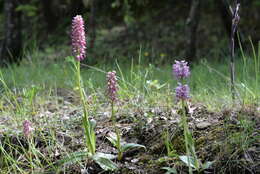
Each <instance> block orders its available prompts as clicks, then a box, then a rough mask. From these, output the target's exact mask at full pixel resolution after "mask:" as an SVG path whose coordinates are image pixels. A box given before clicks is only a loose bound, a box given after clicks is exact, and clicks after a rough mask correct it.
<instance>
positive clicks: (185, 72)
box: [172, 60, 190, 79]
mask: <svg viewBox="0 0 260 174" xmlns="http://www.w3.org/2000/svg"><path fill="white" fill-rule="evenodd" d="M172 69H173V75H175V77H176V78H177V79H182V78H185V77H188V76H189V75H190V68H189V66H188V62H186V61H184V60H182V61H177V60H175V64H173V66H172Z"/></svg>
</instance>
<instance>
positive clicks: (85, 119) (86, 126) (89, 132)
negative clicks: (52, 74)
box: [76, 61, 95, 155]
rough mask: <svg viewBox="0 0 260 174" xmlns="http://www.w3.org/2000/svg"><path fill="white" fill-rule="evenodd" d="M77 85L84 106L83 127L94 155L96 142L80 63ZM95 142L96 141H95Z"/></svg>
mask: <svg viewBox="0 0 260 174" xmlns="http://www.w3.org/2000/svg"><path fill="white" fill-rule="evenodd" d="M76 69H77V83H78V88H79V93H80V99H81V103H82V105H83V126H84V129H85V135H86V144H87V147H88V148H89V151H90V153H91V154H92V155H94V154H95V144H94V143H95V142H93V141H92V138H91V136H92V131H93V130H92V129H91V126H90V123H89V119H88V112H87V105H86V99H85V94H84V91H83V90H84V89H83V85H82V83H81V75H80V61H77V66H76ZM94 141H95V140H94Z"/></svg>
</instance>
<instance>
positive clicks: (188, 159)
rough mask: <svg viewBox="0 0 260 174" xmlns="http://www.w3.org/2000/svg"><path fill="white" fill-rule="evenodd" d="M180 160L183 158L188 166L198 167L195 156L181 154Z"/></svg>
mask: <svg viewBox="0 0 260 174" xmlns="http://www.w3.org/2000/svg"><path fill="white" fill-rule="evenodd" d="M179 158H180V160H182V162H184V163H185V164H186V165H187V166H190V167H192V168H194V169H196V167H195V160H194V158H193V157H191V156H190V157H188V156H179Z"/></svg>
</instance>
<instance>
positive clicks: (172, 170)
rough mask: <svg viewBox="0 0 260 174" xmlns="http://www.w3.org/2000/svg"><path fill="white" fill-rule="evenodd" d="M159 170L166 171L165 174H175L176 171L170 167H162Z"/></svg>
mask: <svg viewBox="0 0 260 174" xmlns="http://www.w3.org/2000/svg"><path fill="white" fill-rule="evenodd" d="M161 169H163V170H167V172H166V173H165V174H177V170H176V169H175V168H171V167H162V168H161Z"/></svg>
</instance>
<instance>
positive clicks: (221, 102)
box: [2, 50, 260, 108]
mask: <svg viewBox="0 0 260 174" xmlns="http://www.w3.org/2000/svg"><path fill="white" fill-rule="evenodd" d="M53 55H55V52H54V50H51V51H45V52H39V51H38V50H35V51H33V52H29V53H28V55H26V56H25V58H24V60H23V62H22V63H21V64H20V65H19V66H17V65H13V66H11V67H9V68H5V69H2V74H3V79H4V81H5V83H6V84H7V86H8V87H9V88H10V89H16V90H21V89H26V88H31V87H32V86H36V87H39V88H40V89H45V90H46V89H47V90H48V89H55V88H66V89H73V88H74V84H75V82H74V80H75V77H74V75H73V74H74V73H73V70H72V67H71V64H70V62H66V58H65V56H63V57H59V56H57V57H55V60H52V59H50V58H49V57H51V56H53ZM28 57H30V58H28ZM255 57H256V58H257V56H255ZM48 58H49V59H48ZM223 59H225V60H223V61H221V62H219V61H214V60H210V59H205V60H203V61H201V62H200V63H197V64H196V65H193V67H192V71H191V78H190V80H189V81H190V83H189V85H190V87H191V94H192V100H193V101H195V102H202V103H204V104H206V105H207V106H208V107H210V108H222V107H224V106H230V104H231V97H230V95H231V94H230V87H229V85H230V82H229V63H228V58H223ZM256 61H257V60H255V59H253V58H252V57H249V56H243V59H242V58H239V57H238V58H237V60H236V88H237V93H238V97H237V98H238V101H240V102H241V103H243V104H248V103H257V102H259V95H260V90H259V88H258V87H259V86H258V85H257V84H259V81H260V79H259V77H258V73H256V72H257V68H258V69H259V67H258V66H257V65H256V64H257V63H256ZM258 61H259V60H258ZM172 63H173V62H172ZM171 66H172V64H170V63H169V64H166V65H159V66H154V65H153V64H149V63H147V61H145V60H144V56H143V53H142V52H141V51H140V56H139V58H137V59H132V60H131V59H127V58H119V57H118V58H117V59H116V60H115V61H114V62H109V63H107V62H104V61H102V62H101V63H99V64H97V65H95V66H94V67H93V66H88V65H86V64H83V68H82V77H83V80H84V83H85V87H86V88H88V91H89V92H96V91H97V90H99V91H100V90H101V91H104V90H105V73H106V71H110V70H116V71H117V74H118V76H119V78H120V81H119V83H120V87H121V89H122V90H121V91H120V93H121V94H122V95H123V94H125V95H127V94H138V95H145V96H150V97H154V95H156V96H158V95H160V94H162V95H164V94H165V91H167V94H169V95H170V96H168V97H169V98H173V92H174V88H175V86H176V81H175V80H174V78H173V76H172V67H171ZM155 100H156V99H155ZM216 106H217V107H216Z"/></svg>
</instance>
